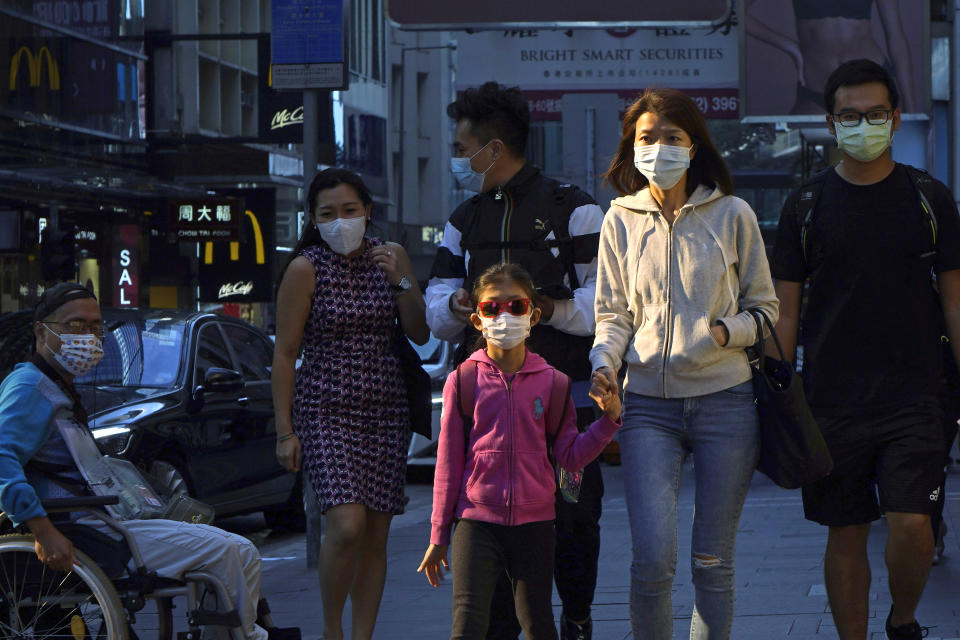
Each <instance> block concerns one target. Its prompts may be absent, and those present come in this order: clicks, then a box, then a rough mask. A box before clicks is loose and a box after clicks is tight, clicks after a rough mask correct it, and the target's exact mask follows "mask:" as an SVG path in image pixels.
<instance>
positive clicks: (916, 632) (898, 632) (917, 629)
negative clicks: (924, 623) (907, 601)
mask: <svg viewBox="0 0 960 640" xmlns="http://www.w3.org/2000/svg"><path fill="white" fill-rule="evenodd" d="M892 614H893V607H892V606H891V607H890V613H888V614H887V638H889V640H922V639H923V638H926V637H927V632H928V631H929V629H928V628H927V627H921V626H920V625H919V624H918V623H917V621H916V620H914V621H913V622H908V623H907V624H902V625H900V626H899V627H895V626H893V625H892V624H890V616H891V615H892Z"/></svg>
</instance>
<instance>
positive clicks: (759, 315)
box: [750, 309, 794, 373]
mask: <svg viewBox="0 0 960 640" xmlns="http://www.w3.org/2000/svg"><path fill="white" fill-rule="evenodd" d="M750 315H752V316H753V321H754V322H755V323H756V324H757V342H756V345H755V349H756V351H757V360H758V361H759V364H758V367H759V369H760V373H765V372H766V358H764V357H763V356H764V348H763V344H764V339H763V325H764V323H766V325H767V327H768V328H769V329H770V335H771V336H772V337H773V342H774V343H775V344H776V345H777V351H778V352H779V353H780V360H782V361H783V362H786V363H787V364H788V365H790V368H791V369H793V368H794V364H793V363H792V362H790V361H789V360H788V359H787V354H786V352H785V351H784V350H783V345H782V344H780V337H779V336H777V332H776V330H775V329H774V328H773V323H772V322H770V318H768V317H767V314H765V313H764V312H763V311H762V310H760V309H750Z"/></svg>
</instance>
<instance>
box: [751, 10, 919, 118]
mask: <svg viewBox="0 0 960 640" xmlns="http://www.w3.org/2000/svg"><path fill="white" fill-rule="evenodd" d="M928 9H929V7H928V3H926V2H923V3H920V2H916V0H861V1H860V2H834V3H831V4H830V5H829V6H827V5H826V4H825V3H823V2H811V1H810V0H753V1H752V2H751V1H750V0H747V2H746V6H745V9H744V10H745V17H744V20H743V27H742V28H743V29H744V46H743V51H742V56H743V60H742V66H743V73H742V76H741V77H742V78H743V85H742V91H741V93H740V96H741V99H742V107H743V112H742V115H743V116H744V117H745V118H746V119H747V121H752V122H773V121H780V122H783V121H786V122H790V121H794V122H797V121H800V122H802V121H811V120H815V121H818V122H820V121H822V120H823V115H824V107H823V85H824V83H825V82H826V80H827V77H828V76H829V75H830V73H831V72H832V71H833V70H834V69H835V68H836V67H837V66H838V65H839V64H840V63H841V62H844V61H845V60H853V59H855V58H868V59H871V60H874V61H876V62H877V63H879V64H881V65H883V66H885V67H886V68H887V69H888V70H890V71H891V73H892V74H893V76H894V78H895V79H896V81H897V86H898V89H899V90H900V93H901V101H900V110H901V111H902V112H903V113H915V114H917V113H926V112H927V111H929V85H928V81H927V78H928V76H929V73H928V72H927V70H928V69H929V60H930V55H929V19H928Z"/></svg>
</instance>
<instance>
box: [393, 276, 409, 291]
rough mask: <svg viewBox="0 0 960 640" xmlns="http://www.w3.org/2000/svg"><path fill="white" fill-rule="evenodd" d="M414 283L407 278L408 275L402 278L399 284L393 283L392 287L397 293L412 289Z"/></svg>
mask: <svg viewBox="0 0 960 640" xmlns="http://www.w3.org/2000/svg"><path fill="white" fill-rule="evenodd" d="M412 286H413V284H412V283H411V282H410V281H409V280H407V276H403V277H402V278H400V282H398V283H397V284H391V285H390V287H391V288H392V289H393V290H394V292H395V293H406V292H407V291H409V290H410V287H412Z"/></svg>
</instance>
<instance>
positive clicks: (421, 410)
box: [393, 318, 433, 439]
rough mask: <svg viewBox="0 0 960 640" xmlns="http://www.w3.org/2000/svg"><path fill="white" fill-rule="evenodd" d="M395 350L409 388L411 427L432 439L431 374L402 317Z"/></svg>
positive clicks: (395, 326)
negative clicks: (405, 331) (404, 325)
mask: <svg viewBox="0 0 960 640" xmlns="http://www.w3.org/2000/svg"><path fill="white" fill-rule="evenodd" d="M393 351H394V354H395V355H396V356H397V359H398V360H399V361H400V373H401V375H403V382H404V386H405V387H406V389H407V405H408V406H409V407H410V428H411V429H413V432H414V433H419V434H420V435H422V436H423V437H425V438H427V439H430V438H432V437H433V433H432V426H431V424H432V413H433V406H432V400H431V398H432V390H431V388H430V387H431V385H430V374H429V373H427V372H426V371H424V369H423V360H421V359H420V354H419V353H417V350H416V349H414V348H413V345H411V344H410V341H409V340H407V334H405V333H404V332H403V328H402V327H401V326H400V319H399V318H398V319H397V322H396V323H395V324H394V337H393Z"/></svg>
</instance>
